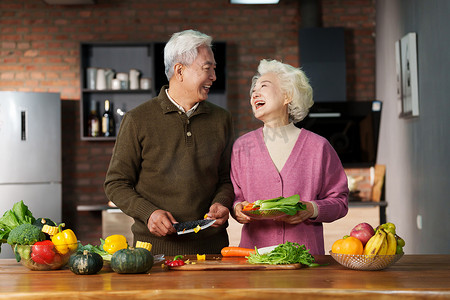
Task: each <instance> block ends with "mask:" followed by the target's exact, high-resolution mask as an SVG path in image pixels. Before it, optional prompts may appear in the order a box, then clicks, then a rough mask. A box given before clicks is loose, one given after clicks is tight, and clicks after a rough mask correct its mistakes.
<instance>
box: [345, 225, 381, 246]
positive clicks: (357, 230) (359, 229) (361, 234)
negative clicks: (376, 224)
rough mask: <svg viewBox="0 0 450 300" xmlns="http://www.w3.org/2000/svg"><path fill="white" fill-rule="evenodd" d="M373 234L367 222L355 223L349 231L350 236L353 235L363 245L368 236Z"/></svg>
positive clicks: (373, 231) (368, 238)
mask: <svg viewBox="0 0 450 300" xmlns="http://www.w3.org/2000/svg"><path fill="white" fill-rule="evenodd" d="M374 234H375V230H374V229H373V227H372V226H371V225H370V224H368V223H360V224H358V225H356V226H355V227H354V228H353V229H352V231H351V232H350V236H353V237H355V238H357V239H358V240H360V241H361V243H362V244H363V246H365V245H366V244H367V242H368V241H369V240H370V238H371V237H372V236H373V235H374Z"/></svg>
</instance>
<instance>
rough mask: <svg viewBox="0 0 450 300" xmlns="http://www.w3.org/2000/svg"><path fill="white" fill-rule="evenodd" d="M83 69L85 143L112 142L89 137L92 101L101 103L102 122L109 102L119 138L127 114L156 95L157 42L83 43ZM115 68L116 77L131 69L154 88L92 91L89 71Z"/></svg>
mask: <svg viewBox="0 0 450 300" xmlns="http://www.w3.org/2000/svg"><path fill="white" fill-rule="evenodd" d="M80 55H81V63H80V66H81V70H80V87H81V99H80V127H81V140H91V141H92V140H94V141H102V140H103V141H111V140H115V136H112V137H103V136H98V137H90V136H88V116H89V112H90V107H91V102H92V101H95V102H97V113H98V115H99V117H100V119H101V115H102V114H103V112H104V102H105V100H109V101H110V103H111V108H112V112H113V115H114V119H115V124H116V126H115V127H116V128H115V131H116V135H117V132H118V130H119V126H120V122H121V120H122V118H123V114H124V113H125V112H127V111H129V110H130V109H132V108H134V107H136V106H137V105H139V104H141V103H143V102H145V101H147V100H149V99H151V98H152V97H153V96H154V95H155V88H154V80H153V78H154V77H155V68H154V64H155V62H154V61H155V60H154V43H81V44H80ZM88 68H98V69H112V70H113V72H114V73H115V74H117V73H127V74H129V72H130V70H131V69H136V70H138V71H139V72H140V78H150V79H151V82H150V89H129V88H128V89H119V90H113V89H112V88H111V87H108V86H107V88H106V89H102V90H98V89H96V88H92V87H91V88H88V80H87V77H88V76H87V69H88Z"/></svg>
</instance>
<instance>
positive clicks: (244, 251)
mask: <svg viewBox="0 0 450 300" xmlns="http://www.w3.org/2000/svg"><path fill="white" fill-rule="evenodd" d="M255 252H256V250H255V249H250V248H242V247H224V248H222V250H221V251H220V254H222V256H239V257H246V256H249V255H250V254H251V253H255Z"/></svg>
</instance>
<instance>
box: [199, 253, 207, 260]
mask: <svg viewBox="0 0 450 300" xmlns="http://www.w3.org/2000/svg"><path fill="white" fill-rule="evenodd" d="M197 260H198V261H202V260H206V254H202V255H200V254H197Z"/></svg>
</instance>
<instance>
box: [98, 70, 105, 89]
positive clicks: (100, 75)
mask: <svg viewBox="0 0 450 300" xmlns="http://www.w3.org/2000/svg"><path fill="white" fill-rule="evenodd" d="M96 88H97V90H106V77H105V69H97V83H96Z"/></svg>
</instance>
